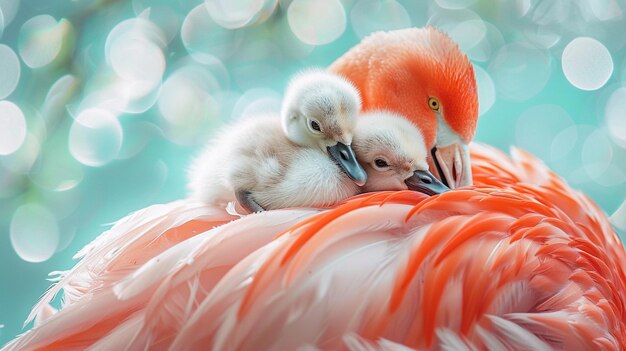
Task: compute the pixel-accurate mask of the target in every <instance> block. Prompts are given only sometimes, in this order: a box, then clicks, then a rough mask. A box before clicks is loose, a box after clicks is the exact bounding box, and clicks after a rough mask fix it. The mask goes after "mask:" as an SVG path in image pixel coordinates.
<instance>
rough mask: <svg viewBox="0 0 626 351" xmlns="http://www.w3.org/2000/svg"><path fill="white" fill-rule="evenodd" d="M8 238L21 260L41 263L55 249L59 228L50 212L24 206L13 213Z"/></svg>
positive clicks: (35, 205)
mask: <svg viewBox="0 0 626 351" xmlns="http://www.w3.org/2000/svg"><path fill="white" fill-rule="evenodd" d="M10 237H11V244H12V245H13V249H14V250H15V252H16V253H17V254H18V255H19V256H20V258H21V259H23V260H24V261H27V262H43V261H45V260H47V259H49V258H50V257H52V255H53V254H54V253H55V251H56V249H57V246H58V244H59V226H58V223H57V220H56V218H55V217H54V215H53V214H52V212H50V210H48V209H47V208H45V207H43V206H41V205H39V204H34V203H33V204H26V205H22V206H20V207H19V208H18V209H17V210H16V211H15V213H13V218H12V219H11V229H10Z"/></svg>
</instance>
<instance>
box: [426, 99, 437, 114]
mask: <svg viewBox="0 0 626 351" xmlns="http://www.w3.org/2000/svg"><path fill="white" fill-rule="evenodd" d="M428 107H430V109H431V110H433V111H439V100H437V99H436V98H434V97H430V98H428Z"/></svg>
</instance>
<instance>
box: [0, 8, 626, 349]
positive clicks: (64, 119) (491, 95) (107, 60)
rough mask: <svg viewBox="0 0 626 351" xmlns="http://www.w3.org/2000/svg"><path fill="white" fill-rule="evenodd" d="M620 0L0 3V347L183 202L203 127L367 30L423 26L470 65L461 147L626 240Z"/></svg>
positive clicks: (271, 102)
mask: <svg viewBox="0 0 626 351" xmlns="http://www.w3.org/2000/svg"><path fill="white" fill-rule="evenodd" d="M624 11H626V6H625V4H624V3H623V2H622V1H617V0H588V1H587V0H585V1H583V0H580V1H579V0H560V1H551V0H543V1H542V0H517V1H516V0H510V1H504V0H500V1H492V0H436V1H421V0H413V1H399V0H398V1H396V0H384V1H372V0H345V1H340V0H292V1H289V0H286V1H282V0H281V1H278V0H206V1H202V0H132V1H131V0H124V1H123V0H99V1H98V0H71V1H70V0H48V1H40V0H22V1H20V0H0V345H1V344H3V343H4V342H6V341H8V340H10V339H11V338H13V337H14V336H15V335H16V334H17V333H19V332H20V331H21V330H22V321H23V320H25V318H26V316H27V315H28V312H29V310H30V307H31V306H32V305H33V304H34V303H35V301H36V300H37V299H38V297H39V296H40V295H41V294H42V293H43V292H44V290H45V289H46V288H47V287H48V286H49V284H50V283H49V282H48V281H46V278H47V275H48V273H49V272H50V271H55V270H64V269H68V268H70V267H71V266H72V265H73V261H72V256H73V255H74V253H75V252H76V251H77V250H78V249H80V248H81V247H82V246H84V245H85V244H86V243H88V242H89V241H91V240H92V239H93V238H94V237H96V236H97V235H98V234H100V233H101V232H102V231H103V230H105V229H106V228H108V227H109V225H110V223H112V222H114V221H116V220H118V219H120V218H121V217H123V216H125V215H126V214H128V213H129V212H131V211H133V210H137V209H140V208H142V207H145V206H148V205H151V204H155V203H162V202H169V201H172V200H175V199H178V198H181V197H183V196H184V195H185V170H186V165H187V164H188V163H189V161H190V159H191V158H192V157H193V155H195V154H196V153H197V152H198V150H199V147H200V146H201V145H202V144H203V143H204V142H205V141H206V140H207V139H208V138H209V137H210V136H211V133H212V132H214V131H215V129H216V127H218V126H220V125H222V124H223V123H227V122H229V121H232V120H236V119H238V118H242V117H245V116H249V115H252V114H255V113H258V112H265V111H276V110H278V108H279V105H280V101H281V94H282V91H283V88H284V85H285V82H286V81H287V79H288V78H289V76H290V75H291V74H293V73H294V72H296V71H298V70H300V69H302V68H303V67H309V66H321V67H324V66H327V65H328V64H330V63H331V62H333V61H334V60H335V59H336V58H337V57H339V56H340V55H341V54H342V53H344V52H345V51H346V50H348V49H349V48H350V47H352V46H353V45H355V44H356V43H357V42H359V40H360V39H361V38H363V37H364V36H366V35H368V34H369V33H371V32H373V31H377V30H391V29H398V28H405V27H410V26H418V27H420V26H425V25H427V24H428V25H434V26H437V27H439V28H441V29H442V30H444V31H446V32H447V33H449V34H450V35H451V36H452V37H453V38H454V39H455V40H456V41H457V42H458V43H459V44H460V46H461V48H462V49H463V50H464V51H465V52H466V53H467V54H468V55H469V57H470V58H471V60H472V61H473V63H474V65H475V68H476V69H475V71H476V78H477V80H478V88H479V95H480V114H481V117H480V120H479V124H478V131H477V134H476V140H477V141H480V142H485V143H489V144H492V145H495V146H496V147H499V148H501V149H504V150H508V148H509V147H510V146H511V145H517V146H520V147H522V148H525V149H527V150H529V151H530V152H532V153H534V154H535V155H537V156H538V157H540V158H541V159H543V160H544V161H545V162H546V163H547V164H548V165H549V166H550V167H552V168H553V169H554V170H555V171H556V172H557V173H558V174H560V175H561V176H563V177H564V178H565V179H566V180H567V181H568V182H569V183H570V184H571V185H572V186H573V187H574V188H577V189H580V190H582V191H583V192H585V193H586V194H588V195H589V196H590V197H591V198H592V199H593V200H595V201H596V202H597V203H598V204H599V205H600V206H601V207H602V209H604V211H606V212H607V214H608V215H611V220H612V222H613V224H614V226H615V227H616V229H617V230H618V232H620V233H624V230H625V229H626V204H625V203H624V197H625V196H626V48H625V46H626V19H625V13H624Z"/></svg>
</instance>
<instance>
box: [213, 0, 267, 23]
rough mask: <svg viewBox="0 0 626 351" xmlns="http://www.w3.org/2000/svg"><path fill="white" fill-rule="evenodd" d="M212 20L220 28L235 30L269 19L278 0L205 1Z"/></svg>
mask: <svg viewBox="0 0 626 351" xmlns="http://www.w3.org/2000/svg"><path fill="white" fill-rule="evenodd" d="M204 3H205V4H206V8H207V10H208V11H209V14H210V15H211V18H212V19H213V20H214V21H215V22H216V23H217V24H219V25H220V26H222V27H224V28H227V29H235V28H241V27H244V26H247V25H249V24H253V23H258V21H260V20H264V19H267V17H268V12H269V13H271V12H272V11H273V9H274V7H275V6H276V0H205V1H204Z"/></svg>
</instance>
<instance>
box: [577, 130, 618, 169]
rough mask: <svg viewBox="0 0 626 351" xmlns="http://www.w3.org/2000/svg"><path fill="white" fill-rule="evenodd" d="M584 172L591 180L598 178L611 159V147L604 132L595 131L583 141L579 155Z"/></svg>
mask: <svg viewBox="0 0 626 351" xmlns="http://www.w3.org/2000/svg"><path fill="white" fill-rule="evenodd" d="M580 157H581V161H582V165H583V168H584V169H585V172H587V174H588V175H589V177H590V178H591V179H598V178H600V177H601V176H602V175H603V173H604V172H605V171H606V170H607V168H608V167H609V166H610V165H611V160H612V159H613V147H612V146H611V142H610V141H609V138H608V137H607V135H606V134H605V132H604V131H601V130H599V129H596V130H595V131H593V132H592V133H591V134H589V136H587V139H586V140H585V142H584V144H583V148H582V153H581V156H580Z"/></svg>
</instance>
